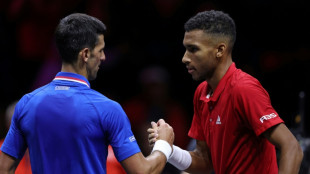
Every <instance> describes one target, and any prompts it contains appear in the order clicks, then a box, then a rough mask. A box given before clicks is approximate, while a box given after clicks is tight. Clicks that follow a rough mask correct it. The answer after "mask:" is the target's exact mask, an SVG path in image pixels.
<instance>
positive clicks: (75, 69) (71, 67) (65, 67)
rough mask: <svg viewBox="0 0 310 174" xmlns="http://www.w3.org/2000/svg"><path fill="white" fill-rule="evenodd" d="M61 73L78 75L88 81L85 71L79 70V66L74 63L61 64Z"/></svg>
mask: <svg viewBox="0 0 310 174" xmlns="http://www.w3.org/2000/svg"><path fill="white" fill-rule="evenodd" d="M61 72H70V73H75V74H80V75H82V76H84V77H85V78H86V79H88V78H87V73H86V71H85V70H84V69H83V68H79V66H78V65H77V64H76V63H75V64H67V63H63V64H62V66H61Z"/></svg>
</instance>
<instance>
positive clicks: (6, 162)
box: [0, 152, 19, 174]
mask: <svg viewBox="0 0 310 174" xmlns="http://www.w3.org/2000/svg"><path fill="white" fill-rule="evenodd" d="M18 162H19V161H18V160H17V159H15V158H13V157H11V156H9V155H6V154H5V153H1V152H0V173H1V174H14V173H15V169H16V167H17V165H18Z"/></svg>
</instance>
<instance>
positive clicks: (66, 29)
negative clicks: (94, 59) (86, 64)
mask: <svg viewBox="0 0 310 174" xmlns="http://www.w3.org/2000/svg"><path fill="white" fill-rule="evenodd" d="M105 32H106V26H105V25H104V24H103V23H102V22H101V21H100V20H99V19H97V18H95V17H92V16H89V15H86V14H82V13H73V14H71V15H68V16H66V17H65V18H63V19H61V20H60V22H59V24H58V26H57V28H56V31H55V40H56V46H57V49H58V52H59V54H60V57H61V59H62V61H63V62H65V63H74V62H76V60H77V55H78V53H79V51H80V50H82V49H83V48H85V47H88V48H90V49H91V50H92V49H93V48H94V47H95V46H96V44H97V42H98V36H99V35H101V34H104V33H105Z"/></svg>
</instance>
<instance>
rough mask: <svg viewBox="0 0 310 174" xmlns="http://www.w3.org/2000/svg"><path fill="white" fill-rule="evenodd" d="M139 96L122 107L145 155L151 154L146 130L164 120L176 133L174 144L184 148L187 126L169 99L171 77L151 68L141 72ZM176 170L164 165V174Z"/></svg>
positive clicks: (177, 105)
mask: <svg viewBox="0 0 310 174" xmlns="http://www.w3.org/2000/svg"><path fill="white" fill-rule="evenodd" d="M139 82H140V87H141V88H142V89H141V92H140V93H139V94H138V95H137V96H135V97H133V98H131V99H130V100H128V101H126V102H124V103H123V108H124V110H125V112H126V113H127V115H128V117H129V119H130V122H131V124H132V125H133V126H132V131H133V133H134V135H135V137H136V139H137V142H138V144H139V146H140V148H141V151H142V153H143V154H144V155H147V154H149V153H150V152H151V149H150V147H149V144H148V133H147V129H148V128H150V126H151V121H155V122H156V121H157V120H158V119H160V118H163V119H164V120H165V121H166V122H167V123H169V124H170V125H171V126H172V127H173V129H174V133H175V141H174V142H175V143H174V144H176V145H178V146H180V147H183V148H184V147H186V146H187V144H188V142H189V138H188V137H187V136H184V135H186V134H187V131H188V128H189V125H190V122H188V120H187V116H188V115H187V114H186V111H185V109H184V108H183V107H182V106H181V104H180V103H179V102H178V101H176V100H174V99H173V98H172V97H171V94H170V92H169V85H170V84H169V82H170V77H169V73H168V72H167V70H165V69H164V68H163V67H161V66H150V67H148V68H146V69H144V70H143V71H142V72H141V73H140V76H139ZM173 172H176V169H175V168H174V167H173V166H172V165H171V166H170V165H169V164H167V166H166V168H165V170H164V171H163V173H173Z"/></svg>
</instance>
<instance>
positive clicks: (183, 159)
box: [168, 145, 192, 170]
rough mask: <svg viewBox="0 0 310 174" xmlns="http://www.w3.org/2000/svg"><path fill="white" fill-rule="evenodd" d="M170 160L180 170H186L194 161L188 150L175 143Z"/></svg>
mask: <svg viewBox="0 0 310 174" xmlns="http://www.w3.org/2000/svg"><path fill="white" fill-rule="evenodd" d="M168 162H169V163H170V164H172V165H173V166H175V167H176V168H178V169H179V170H186V169H188V168H189V166H190V165H191V163H192V156H191V155H190V153H189V152H188V151H186V150H183V149H181V148H179V147H178V146H175V145H173V152H172V154H171V156H170V158H169V160H168Z"/></svg>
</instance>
